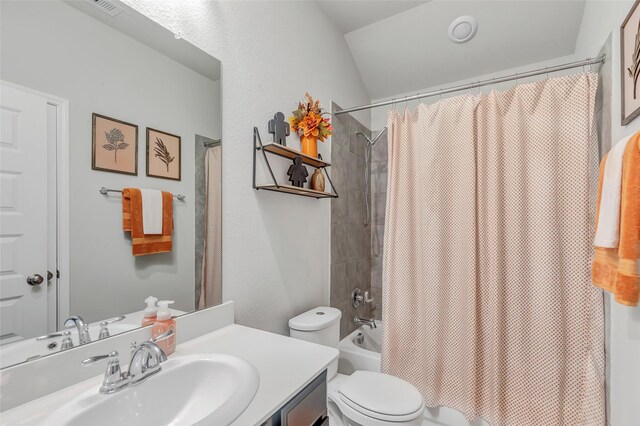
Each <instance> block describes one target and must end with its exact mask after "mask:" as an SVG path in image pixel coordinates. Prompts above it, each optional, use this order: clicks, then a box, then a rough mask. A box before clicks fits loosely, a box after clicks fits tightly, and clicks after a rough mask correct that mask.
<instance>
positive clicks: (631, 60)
mask: <svg viewBox="0 0 640 426" xmlns="http://www.w3.org/2000/svg"><path fill="white" fill-rule="evenodd" d="M639 4H640V1H636V2H635V3H634V4H633V7H632V8H631V11H630V12H629V14H628V15H627V18H626V19H625V20H624V22H623V23H622V26H621V27H620V58H621V60H620V67H621V68H622V70H621V71H622V73H621V76H620V77H621V80H622V96H621V98H622V125H623V126H626V125H627V124H629V123H631V122H632V121H633V120H635V118H636V117H638V115H640V81H639V80H640V7H638V5H639Z"/></svg>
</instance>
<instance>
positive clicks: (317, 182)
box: [311, 169, 324, 192]
mask: <svg viewBox="0 0 640 426" xmlns="http://www.w3.org/2000/svg"><path fill="white" fill-rule="evenodd" d="M311 189H313V190H316V191H320V192H324V175H323V174H322V171H321V170H320V169H316V171H315V172H313V174H312V175H311Z"/></svg>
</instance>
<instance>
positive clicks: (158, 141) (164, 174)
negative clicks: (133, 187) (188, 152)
mask: <svg viewBox="0 0 640 426" xmlns="http://www.w3.org/2000/svg"><path fill="white" fill-rule="evenodd" d="M180 144H181V138H180V136H176V135H172V134H171V133H167V132H162V131H160V130H156V129H151V128H149V127H147V176H153V177H159V178H164V179H173V180H180V173H181V165H180V148H181V147H180Z"/></svg>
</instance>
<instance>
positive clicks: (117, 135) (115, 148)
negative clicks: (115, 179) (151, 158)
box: [91, 113, 138, 175]
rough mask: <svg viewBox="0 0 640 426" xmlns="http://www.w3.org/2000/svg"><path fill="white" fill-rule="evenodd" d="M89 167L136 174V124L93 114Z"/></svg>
mask: <svg viewBox="0 0 640 426" xmlns="http://www.w3.org/2000/svg"><path fill="white" fill-rule="evenodd" d="M92 122H93V126H92V127H93V137H92V145H91V168H92V169H93V170H102V171H105V172H113V173H124V174H127V175H137V174H138V126H136V125H135V124H131V123H127V122H125V121H121V120H116V119H115V118H111V117H107V116H105V115H100V114H95V113H94V114H93V116H92Z"/></svg>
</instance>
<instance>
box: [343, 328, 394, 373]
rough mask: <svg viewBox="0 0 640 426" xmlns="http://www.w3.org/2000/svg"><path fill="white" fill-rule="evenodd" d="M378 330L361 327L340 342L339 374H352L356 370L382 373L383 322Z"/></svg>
mask: <svg viewBox="0 0 640 426" xmlns="http://www.w3.org/2000/svg"><path fill="white" fill-rule="evenodd" d="M376 326H377V328H373V329H370V328H369V327H364V326H363V327H360V328H358V329H357V330H355V331H354V332H353V333H351V334H349V335H348V336H347V337H345V338H344V339H342V340H341V341H340V344H339V345H338V350H339V351H340V357H339V359H338V372H339V373H342V374H352V373H353V372H354V371H356V370H365V371H380V352H382V329H383V327H384V325H383V324H382V321H376Z"/></svg>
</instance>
